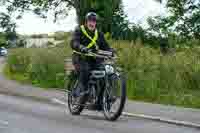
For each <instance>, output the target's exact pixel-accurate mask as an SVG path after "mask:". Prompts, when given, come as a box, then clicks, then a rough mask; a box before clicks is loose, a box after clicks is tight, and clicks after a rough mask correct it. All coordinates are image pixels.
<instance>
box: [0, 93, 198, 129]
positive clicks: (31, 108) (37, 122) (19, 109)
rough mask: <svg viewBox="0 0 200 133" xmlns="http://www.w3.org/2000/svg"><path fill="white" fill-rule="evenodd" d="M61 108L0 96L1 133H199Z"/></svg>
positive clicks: (144, 120)
mask: <svg viewBox="0 0 200 133" xmlns="http://www.w3.org/2000/svg"><path fill="white" fill-rule="evenodd" d="M65 110H66V108H65V107H64V106H57V105H53V104H48V103H44V102H41V101H33V100H30V99H25V98H20V97H14V96H7V95H2V94H0V133H69V132H74V133H79V132H80V133H169V132H171V133H199V131H200V130H199V129H195V128H188V127H183V126H177V125H172V124H167V123H160V122H156V121H150V120H146V119H139V118H134V117H132V118H130V117H125V116H122V117H121V118H120V119H119V120H118V121H116V122H108V121H106V120H105V119H104V117H103V115H102V114H101V113H97V112H88V111H85V112H84V113H83V114H82V115H80V116H72V115H70V114H69V112H68V111H65Z"/></svg>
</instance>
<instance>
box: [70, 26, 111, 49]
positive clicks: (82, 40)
mask: <svg viewBox="0 0 200 133" xmlns="http://www.w3.org/2000/svg"><path fill="white" fill-rule="evenodd" d="M85 29H86V31H87V33H88V34H89V35H90V36H91V37H92V38H93V37H94V35H95V33H94V32H90V31H89V30H88V29H87V28H85ZM90 42H91V40H90V39H89V38H88V37H87V36H86V35H84V33H83V32H82V31H81V28H80V27H77V28H76V29H75V31H74V33H73V35H72V41H71V48H72V49H73V50H76V51H80V45H83V46H85V47H87V45H88V44H89V43H90ZM96 42H97V44H96V45H98V47H99V49H101V50H106V51H109V50H111V49H110V47H109V45H108V43H107V42H106V40H105V38H104V34H103V33H102V32H98V39H97V41H96ZM95 48H96V46H95V45H94V46H92V47H91V49H95Z"/></svg>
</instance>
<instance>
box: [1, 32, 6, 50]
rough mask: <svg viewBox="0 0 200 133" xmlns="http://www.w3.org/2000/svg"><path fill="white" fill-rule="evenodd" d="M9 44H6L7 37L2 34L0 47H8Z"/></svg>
mask: <svg viewBox="0 0 200 133" xmlns="http://www.w3.org/2000/svg"><path fill="white" fill-rule="evenodd" d="M6 45H7V42H6V35H5V34H3V33H0V47H2V46H4V47H5V46H6Z"/></svg>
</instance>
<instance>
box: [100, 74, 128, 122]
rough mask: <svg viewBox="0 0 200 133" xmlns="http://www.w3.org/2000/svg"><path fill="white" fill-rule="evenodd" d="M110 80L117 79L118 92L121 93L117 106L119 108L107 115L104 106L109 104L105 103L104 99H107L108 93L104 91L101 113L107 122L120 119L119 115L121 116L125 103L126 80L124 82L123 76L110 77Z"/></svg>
mask: <svg viewBox="0 0 200 133" xmlns="http://www.w3.org/2000/svg"><path fill="white" fill-rule="evenodd" d="M112 78H117V79H118V80H119V81H120V90H119V91H120V92H121V96H120V104H119V107H118V109H117V110H116V112H110V113H109V112H108V109H106V104H110V103H108V101H107V102H106V101H105V99H107V97H108V93H107V90H106V89H104V93H103V112H104V116H105V118H106V119H107V120H109V121H116V120H117V119H118V118H119V117H120V115H121V114H122V111H123V109H124V106H125V103H126V80H125V77H124V76H123V75H120V76H117V75H116V74H115V75H114V76H112ZM112 80H113V79H112ZM111 114H112V115H111Z"/></svg>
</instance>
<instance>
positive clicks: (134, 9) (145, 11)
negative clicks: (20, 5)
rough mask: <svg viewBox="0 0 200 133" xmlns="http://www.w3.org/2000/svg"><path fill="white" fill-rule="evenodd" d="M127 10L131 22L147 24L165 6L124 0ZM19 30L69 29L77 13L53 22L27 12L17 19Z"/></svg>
mask: <svg viewBox="0 0 200 133" xmlns="http://www.w3.org/2000/svg"><path fill="white" fill-rule="evenodd" d="M123 4H124V7H125V12H126V13H127V15H128V19H129V20H130V21H131V22H137V23H142V24H143V25H145V20H146V18H147V17H148V16H155V15H159V14H161V13H163V7H161V5H160V4H158V3H156V2H154V1H153V0H123ZM17 25H18V28H17V32H19V33H20V34H38V33H49V32H54V31H60V30H62V31H69V30H73V29H74V27H75V26H76V14H75V11H74V10H71V11H70V13H69V16H68V17H67V18H66V19H64V20H60V21H59V22H58V23H56V24H55V23H53V20H52V18H49V19H48V20H47V21H46V22H45V21H44V20H43V19H40V18H38V17H37V16H35V15H33V14H32V13H26V14H25V15H24V17H23V19H21V20H18V21H17Z"/></svg>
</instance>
